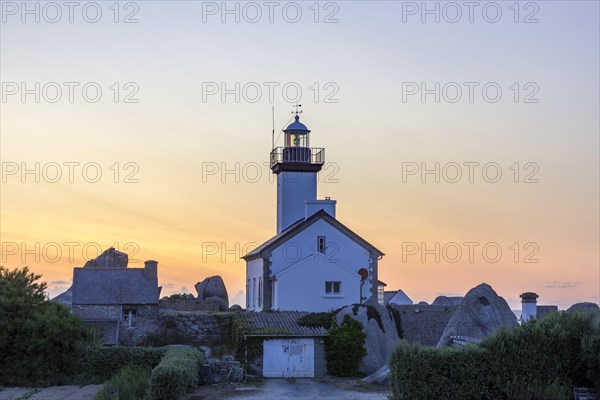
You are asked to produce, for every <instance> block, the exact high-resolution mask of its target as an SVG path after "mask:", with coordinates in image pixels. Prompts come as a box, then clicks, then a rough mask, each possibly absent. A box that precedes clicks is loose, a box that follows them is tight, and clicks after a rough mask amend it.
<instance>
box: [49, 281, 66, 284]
mask: <svg viewBox="0 0 600 400" xmlns="http://www.w3.org/2000/svg"><path fill="white" fill-rule="evenodd" d="M50 283H51V284H53V285H70V284H71V281H51V282H50Z"/></svg>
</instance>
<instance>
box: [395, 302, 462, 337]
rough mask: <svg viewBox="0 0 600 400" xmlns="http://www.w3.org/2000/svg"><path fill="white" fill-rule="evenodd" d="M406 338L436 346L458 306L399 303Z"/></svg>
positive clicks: (397, 308) (397, 306)
mask: <svg viewBox="0 0 600 400" xmlns="http://www.w3.org/2000/svg"><path fill="white" fill-rule="evenodd" d="M390 305H391V306H392V307H393V308H394V309H396V310H398V311H399V313H400V321H401V327H402V332H403V335H404V339H406V340H407V341H408V342H411V343H421V344H423V345H426V346H435V345H437V343H438V341H439V340H440V338H441V337H442V333H444V329H445V328H446V325H447V324H448V321H450V318H452V315H453V314H454V312H455V311H456V310H457V309H458V306H438V305H418V304H415V305H397V304H393V305H392V304H390Z"/></svg>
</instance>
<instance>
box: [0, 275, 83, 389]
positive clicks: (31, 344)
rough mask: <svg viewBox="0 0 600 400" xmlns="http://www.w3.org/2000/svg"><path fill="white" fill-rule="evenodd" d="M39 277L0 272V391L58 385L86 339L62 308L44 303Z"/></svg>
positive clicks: (78, 323) (80, 325)
mask: <svg viewBox="0 0 600 400" xmlns="http://www.w3.org/2000/svg"><path fill="white" fill-rule="evenodd" d="M40 278H41V275H36V274H34V273H32V272H30V271H29V269H28V268H27V267H24V268H20V269H14V270H12V271H11V270H8V269H6V268H4V267H2V266H0V321H2V322H1V323H0V385H6V386H14V385H20V386H42V385H49V384H61V383H64V381H65V380H67V379H68V377H67V376H66V375H65V373H66V371H68V369H69V367H70V365H71V363H72V362H73V360H74V357H73V354H74V353H76V352H77V351H78V350H79V349H80V348H81V347H82V346H83V344H84V343H85V342H86V341H87V340H88V339H89V338H90V337H91V336H92V333H91V330H90V329H89V328H88V327H86V326H85V325H84V324H83V323H82V322H81V320H80V319H79V318H78V317H76V316H74V315H71V314H70V312H69V310H68V308H67V307H65V306H63V305H60V304H57V303H54V302H50V301H49V300H48V299H47V297H46V294H45V290H46V283H43V282H42V283H38V282H37V281H38V280H39V279H40Z"/></svg>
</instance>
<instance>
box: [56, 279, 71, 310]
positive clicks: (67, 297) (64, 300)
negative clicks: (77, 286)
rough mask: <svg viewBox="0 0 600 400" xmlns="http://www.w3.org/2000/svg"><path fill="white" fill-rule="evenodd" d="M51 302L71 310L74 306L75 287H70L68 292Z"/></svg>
mask: <svg viewBox="0 0 600 400" xmlns="http://www.w3.org/2000/svg"><path fill="white" fill-rule="evenodd" d="M51 300H52V301H54V302H56V303H60V304H62V305H65V306H67V307H69V308H71V307H72V306H73V286H72V285H71V286H69V288H68V289H67V290H65V291H64V292H62V293H61V294H59V295H58V296H56V297H54V298H53V299H51Z"/></svg>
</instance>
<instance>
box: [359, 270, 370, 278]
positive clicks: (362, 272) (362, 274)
mask: <svg viewBox="0 0 600 400" xmlns="http://www.w3.org/2000/svg"><path fill="white" fill-rule="evenodd" d="M358 274H359V275H360V280H361V281H366V280H367V278H368V277H369V271H367V269H366V268H361V269H359V270H358Z"/></svg>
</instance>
